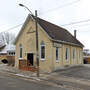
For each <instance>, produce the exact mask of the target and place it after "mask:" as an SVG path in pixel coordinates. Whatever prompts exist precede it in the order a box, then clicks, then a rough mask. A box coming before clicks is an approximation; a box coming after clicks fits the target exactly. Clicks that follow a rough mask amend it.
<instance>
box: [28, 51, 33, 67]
mask: <svg viewBox="0 0 90 90" xmlns="http://www.w3.org/2000/svg"><path fill="white" fill-rule="evenodd" d="M27 60H29V63H30V65H32V66H33V53H27Z"/></svg>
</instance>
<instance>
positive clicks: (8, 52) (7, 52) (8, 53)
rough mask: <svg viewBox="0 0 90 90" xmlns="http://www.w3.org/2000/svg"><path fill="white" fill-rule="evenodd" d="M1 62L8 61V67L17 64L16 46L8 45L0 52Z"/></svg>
mask: <svg viewBox="0 0 90 90" xmlns="http://www.w3.org/2000/svg"><path fill="white" fill-rule="evenodd" d="M0 60H1V61H2V60H7V61H8V65H13V66H14V64H15V45H13V44H6V45H5V46H4V47H3V48H2V49H1V50H0Z"/></svg>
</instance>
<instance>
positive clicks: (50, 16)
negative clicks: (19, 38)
mask: <svg viewBox="0 0 90 90" xmlns="http://www.w3.org/2000/svg"><path fill="white" fill-rule="evenodd" d="M19 3H22V4H24V5H26V6H27V7H28V8H29V9H30V10H31V11H32V12H33V13H34V10H38V16H39V17H40V18H43V19H45V20H48V21H50V22H52V23H54V24H57V25H59V26H62V27H64V28H66V29H67V30H68V31H69V32H71V33H72V34H73V32H74V30H77V39H78V40H80V41H81V42H82V43H83V44H84V46H85V48H88V49H90V40H89V38H90V21H89V20H90V0H0V32H2V31H4V30H7V29H9V28H12V27H14V26H16V25H19V24H21V23H23V22H24V21H25V19H26V17H27V15H28V13H29V12H28V10H26V9H25V8H22V7H20V6H19V5H18V4H19ZM86 20H88V21H87V22H83V23H78V24H72V25H66V26H63V25H65V24H69V23H73V22H79V21H86ZM20 28H21V26H20V27H18V28H15V29H12V30H11V31H9V32H13V33H18V31H20Z"/></svg>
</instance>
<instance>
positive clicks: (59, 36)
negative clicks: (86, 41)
mask: <svg viewBox="0 0 90 90" xmlns="http://www.w3.org/2000/svg"><path fill="white" fill-rule="evenodd" d="M38 23H39V25H40V26H41V27H42V28H43V30H45V32H46V33H47V34H48V35H49V36H50V37H51V39H52V40H55V41H60V42H63V43H68V44H74V45H78V46H82V47H83V44H82V43H81V42H80V41H78V40H77V39H76V38H75V37H74V36H73V35H72V34H71V33H69V31H68V30H66V29H64V28H62V27H59V26H57V25H55V24H52V23H50V22H48V21H45V20H43V19H41V18H38Z"/></svg>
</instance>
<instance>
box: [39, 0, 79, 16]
mask: <svg viewBox="0 0 90 90" xmlns="http://www.w3.org/2000/svg"><path fill="white" fill-rule="evenodd" d="M79 1H80V0H75V1H72V2H70V3H67V4H64V5H62V6H59V7H56V8H53V9H49V10H47V11H45V12H44V13H41V14H40V15H43V14H47V13H49V12H53V11H55V10H57V9H59V8H63V7H66V6H70V5H72V4H75V3H77V2H79Z"/></svg>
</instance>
